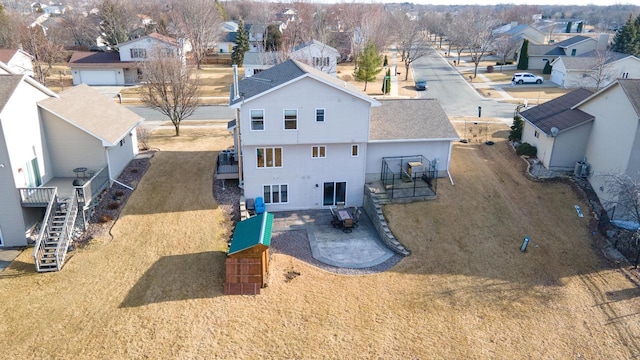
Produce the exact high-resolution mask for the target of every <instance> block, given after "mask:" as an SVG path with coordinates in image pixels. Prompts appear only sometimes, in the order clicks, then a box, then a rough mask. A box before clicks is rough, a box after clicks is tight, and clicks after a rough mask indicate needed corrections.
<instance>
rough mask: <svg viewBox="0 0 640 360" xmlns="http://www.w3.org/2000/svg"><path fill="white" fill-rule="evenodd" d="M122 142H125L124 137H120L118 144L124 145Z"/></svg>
mask: <svg viewBox="0 0 640 360" xmlns="http://www.w3.org/2000/svg"><path fill="white" fill-rule="evenodd" d="M124 143H125V140H124V138H122V140H120V146H122V145H124Z"/></svg>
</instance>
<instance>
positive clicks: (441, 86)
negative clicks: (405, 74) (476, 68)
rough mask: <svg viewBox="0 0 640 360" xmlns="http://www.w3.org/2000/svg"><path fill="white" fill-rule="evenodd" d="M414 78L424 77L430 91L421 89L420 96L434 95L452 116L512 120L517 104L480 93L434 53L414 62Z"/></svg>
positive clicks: (510, 121) (508, 121) (429, 96)
mask: <svg viewBox="0 0 640 360" xmlns="http://www.w3.org/2000/svg"><path fill="white" fill-rule="evenodd" d="M412 67H413V76H414V79H425V80H427V83H428V84H429V89H428V90H427V91H421V92H419V94H420V95H419V96H420V97H421V98H435V99H438V100H439V101H440V104H441V105H442V108H443V109H444V111H445V112H446V113H447V115H448V116H449V117H457V116H478V106H480V107H482V112H481V117H482V118H487V117H491V118H498V119H500V120H502V121H504V122H506V123H508V124H511V123H512V122H513V112H514V110H515V106H516V105H514V104H509V103H501V102H499V101H496V100H493V99H485V98H483V97H482V96H480V95H479V94H478V93H477V92H476V90H475V89H473V88H472V86H471V85H469V83H468V82H467V81H466V80H464V79H463V78H462V76H461V75H460V74H459V73H458V72H457V71H456V70H455V69H453V67H452V66H451V65H450V64H449V63H448V62H447V61H446V60H445V59H444V58H443V57H442V56H440V55H439V54H437V53H435V52H434V53H433V54H431V55H427V56H425V57H422V58H420V59H418V60H416V61H414V63H413V65H412Z"/></svg>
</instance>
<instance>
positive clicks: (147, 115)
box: [127, 105, 235, 122]
mask: <svg viewBox="0 0 640 360" xmlns="http://www.w3.org/2000/svg"><path fill="white" fill-rule="evenodd" d="M127 108H129V110H131V111H133V112H135V113H136V114H138V115H140V116H142V117H143V118H144V119H145V122H154V121H155V122H158V121H169V118H168V117H166V116H165V115H163V114H162V113H160V112H159V111H157V110H153V109H151V108H148V107H144V106H127ZM233 119H235V109H230V108H229V107H228V106H227V105H203V106H199V107H198V108H197V109H196V111H195V112H194V113H193V115H191V116H189V117H188V118H186V119H185V120H224V121H229V120H233Z"/></svg>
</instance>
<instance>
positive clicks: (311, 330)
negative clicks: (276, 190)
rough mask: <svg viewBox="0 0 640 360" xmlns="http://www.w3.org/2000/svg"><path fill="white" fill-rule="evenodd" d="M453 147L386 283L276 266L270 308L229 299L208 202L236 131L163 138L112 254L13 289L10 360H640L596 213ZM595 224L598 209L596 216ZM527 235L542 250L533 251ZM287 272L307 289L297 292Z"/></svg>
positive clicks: (221, 227)
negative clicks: (596, 235)
mask: <svg viewBox="0 0 640 360" xmlns="http://www.w3.org/2000/svg"><path fill="white" fill-rule="evenodd" d="M490 129H491V132H492V139H494V140H495V141H497V143H496V145H493V146H487V145H484V144H459V143H456V144H455V145H454V148H453V156H452V164H453V165H452V168H451V170H452V175H453V178H454V180H455V186H452V185H451V184H450V183H449V182H448V179H446V178H445V179H441V180H440V181H439V182H438V196H439V198H438V200H435V201H429V202H420V203H414V204H405V205H388V206H386V207H385V208H384V212H385V214H386V216H387V218H388V220H389V223H390V226H391V228H392V230H393V231H394V232H395V234H396V235H397V237H398V238H399V239H400V240H401V241H402V242H403V243H404V244H405V245H406V246H407V247H408V248H409V249H411V251H412V252H413V253H412V255H411V256H410V257H407V258H405V259H403V260H402V261H401V262H400V263H399V264H398V265H396V266H395V267H394V268H392V269H391V270H390V271H388V272H385V273H381V274H376V275H367V276H340V275H335V274H332V273H327V272H324V271H321V270H318V269H316V268H314V267H312V266H310V265H307V264H306V263H303V262H300V261H299V260H297V259H295V258H292V257H289V256H286V255H281V254H272V255H271V256H272V258H271V259H272V261H271V263H270V264H271V268H270V279H269V287H268V288H266V289H263V292H262V294H261V295H259V296H255V297H253V296H223V295H222V284H223V279H224V258H225V250H226V245H225V240H226V238H227V236H228V234H229V232H230V224H229V222H228V219H227V216H226V214H224V213H223V212H222V210H220V209H219V208H218V207H217V205H216V203H215V201H214V199H213V196H212V176H213V171H212V169H213V160H214V157H215V154H216V151H217V150H220V149H225V148H226V147H227V146H229V145H230V144H231V143H232V141H231V138H230V137H229V136H228V134H227V132H226V131H217V130H211V129H184V130H183V131H182V134H183V135H182V136H180V137H175V136H172V130H171V129H167V130H161V131H156V132H154V134H153V137H152V139H151V146H153V147H157V148H160V149H161V151H160V152H159V153H157V154H156V156H155V157H154V158H153V159H152V164H151V167H150V169H149V170H148V172H147V173H146V175H145V177H144V178H143V179H142V181H141V182H140V183H139V185H138V188H137V189H136V191H135V192H134V194H132V196H131V198H130V199H129V201H128V203H127V204H126V205H125V207H124V209H123V212H122V214H121V216H120V218H119V220H118V221H117V222H116V223H115V225H114V227H113V229H112V231H111V234H112V237H109V238H106V239H96V240H95V241H94V242H93V244H92V245H91V246H88V247H86V248H83V249H80V250H76V251H75V252H74V253H72V254H73V256H72V257H71V259H70V260H69V261H68V263H67V264H66V265H65V267H64V269H63V270H62V271H61V272H58V273H49V274H37V273H34V266H33V263H32V260H31V256H30V254H31V252H30V251H25V252H23V253H22V254H21V255H20V256H19V257H18V258H17V259H16V261H14V262H13V264H12V265H11V266H10V267H9V268H8V269H7V270H5V271H4V272H2V273H0V303H2V304H3V305H2V308H1V309H0V315H1V316H2V320H3V321H2V322H1V323H0V346H1V347H2V348H3V349H4V350H3V352H4V354H5V357H6V358H7V359H24V358H36V357H38V358H72V359H98V358H101V359H130V358H150V359H185V358H187V359H193V358H202V359H209V358H221V359H222V358H223V359H256V358H274V359H290V358H297V359H301V358H305V359H324V358H336V359H338V358H344V359H372V358H379V359H467V358H473V359H578V358H580V359H629V358H633V357H636V356H638V354H640V345H638V344H637V342H636V339H637V338H638V336H640V322H639V321H638V316H639V315H638V310H637V309H638V307H640V297H639V296H640V291H639V290H638V289H637V288H636V286H635V285H634V284H633V283H632V282H631V281H630V280H629V279H630V278H631V279H632V278H633V277H627V276H628V275H629V274H628V273H627V270H626V269H618V268H611V267H608V265H607V264H608V263H607V262H606V261H604V260H602V259H601V257H600V251H599V249H598V248H597V247H595V246H593V243H594V239H592V235H590V231H589V230H590V229H589V217H588V216H587V217H585V218H578V217H577V216H576V213H575V210H574V208H573V205H574V204H579V205H581V206H582V208H583V209H588V207H587V204H585V202H584V201H583V200H582V199H581V197H580V196H578V195H576V192H575V191H574V190H573V189H572V187H571V186H569V185H567V184H565V183H563V182H552V183H534V182H530V181H528V180H526V179H525V178H524V176H523V175H522V172H521V171H522V164H523V163H522V162H521V160H520V159H519V158H518V157H516V156H515V155H513V153H511V152H510V150H509V149H508V145H507V143H506V140H505V137H506V136H507V131H506V127H505V128H504V129H505V130H503V129H499V128H494V127H493V126H492V127H491V128H490ZM585 213H587V214H588V211H585ZM525 234H528V235H530V236H531V238H532V240H531V243H530V244H529V250H528V251H527V252H526V253H521V252H520V251H519V248H520V244H521V241H522V238H523V236H524V235H525ZM289 271H297V272H299V273H300V274H301V275H300V276H298V277H296V278H294V279H292V280H290V281H289V280H287V278H286V277H285V275H286V273H287V272H289Z"/></svg>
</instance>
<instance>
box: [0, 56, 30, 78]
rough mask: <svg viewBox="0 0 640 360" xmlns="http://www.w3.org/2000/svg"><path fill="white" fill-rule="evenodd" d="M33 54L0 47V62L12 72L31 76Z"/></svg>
mask: <svg viewBox="0 0 640 360" xmlns="http://www.w3.org/2000/svg"><path fill="white" fill-rule="evenodd" d="M32 61H33V56H31V55H29V54H28V53H27V52H26V51H24V50H21V49H0V62H2V63H4V64H5V65H7V67H8V68H9V70H10V71H11V72H12V73H13V74H25V75H29V76H33V63H32Z"/></svg>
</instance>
